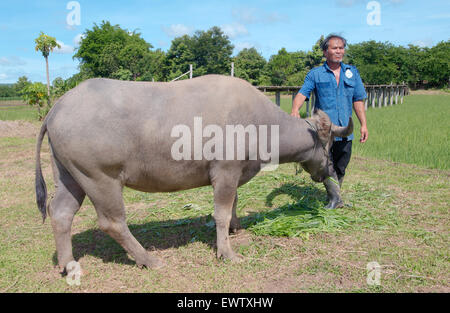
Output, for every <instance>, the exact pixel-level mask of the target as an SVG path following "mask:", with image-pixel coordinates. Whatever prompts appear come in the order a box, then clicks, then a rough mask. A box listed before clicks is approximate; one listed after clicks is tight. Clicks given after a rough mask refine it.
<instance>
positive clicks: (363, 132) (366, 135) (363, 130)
mask: <svg viewBox="0 0 450 313" xmlns="http://www.w3.org/2000/svg"><path fill="white" fill-rule="evenodd" d="M360 132H361V138H359V142H361V143H363V142H366V140H367V138H369V131H368V130H367V126H365V125H364V126H361V130H360Z"/></svg>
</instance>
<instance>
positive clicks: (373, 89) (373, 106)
mask: <svg viewBox="0 0 450 313" xmlns="http://www.w3.org/2000/svg"><path fill="white" fill-rule="evenodd" d="M375 91H376V90H375V87H373V88H370V94H371V98H372V108H375V100H376V99H375V98H376V92H375Z"/></svg>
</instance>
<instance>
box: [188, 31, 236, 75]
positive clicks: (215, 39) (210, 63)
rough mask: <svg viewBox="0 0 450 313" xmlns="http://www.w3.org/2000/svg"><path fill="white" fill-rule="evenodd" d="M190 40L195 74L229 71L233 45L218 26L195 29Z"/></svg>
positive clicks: (224, 72)
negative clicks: (200, 29) (203, 29)
mask: <svg viewBox="0 0 450 313" xmlns="http://www.w3.org/2000/svg"><path fill="white" fill-rule="evenodd" d="M192 41H193V43H192V47H191V49H192V50H191V53H192V54H193V56H194V63H195V66H196V67H195V69H196V72H195V73H196V76H199V75H205V74H228V73H230V68H231V54H232V53H233V49H234V46H233V45H232V44H231V42H230V40H229V39H228V36H226V35H225V34H224V33H223V32H222V30H221V29H220V28H219V27H217V26H214V27H212V28H210V29H209V30H208V31H196V32H195V34H194V36H193V38H192Z"/></svg>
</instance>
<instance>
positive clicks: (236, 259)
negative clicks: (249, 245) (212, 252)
mask: <svg viewBox="0 0 450 313" xmlns="http://www.w3.org/2000/svg"><path fill="white" fill-rule="evenodd" d="M217 257H218V258H219V259H220V258H222V259H225V260H230V261H231V262H233V263H240V262H242V261H244V256H242V255H241V254H239V253H234V252H231V253H227V254H225V253H217Z"/></svg>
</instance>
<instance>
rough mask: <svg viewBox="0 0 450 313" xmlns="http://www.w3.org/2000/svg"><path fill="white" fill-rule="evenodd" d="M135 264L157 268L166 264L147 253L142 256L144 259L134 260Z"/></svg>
mask: <svg viewBox="0 0 450 313" xmlns="http://www.w3.org/2000/svg"><path fill="white" fill-rule="evenodd" d="M136 265H137V266H138V267H139V268H143V267H146V268H151V269H158V268H162V267H164V266H165V265H166V264H165V263H164V261H163V260H161V259H160V258H158V257H155V256H153V255H150V254H148V255H147V257H146V258H144V260H139V261H138V260H136Z"/></svg>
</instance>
